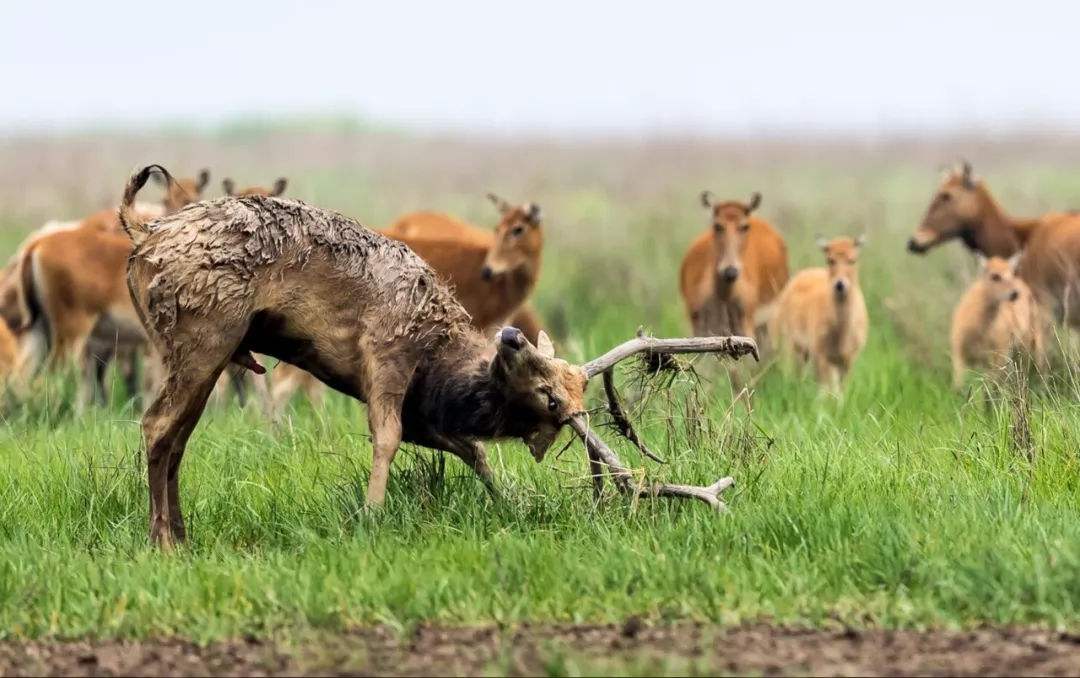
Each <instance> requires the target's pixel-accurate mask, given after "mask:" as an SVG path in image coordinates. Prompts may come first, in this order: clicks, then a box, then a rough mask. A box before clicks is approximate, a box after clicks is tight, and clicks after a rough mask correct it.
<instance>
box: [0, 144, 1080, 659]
mask: <svg viewBox="0 0 1080 678" xmlns="http://www.w3.org/2000/svg"><path fill="white" fill-rule="evenodd" d="M185 134H186V133H185ZM1073 146H1075V143H1074V144H1073ZM1070 148H1071V147H1070V146H1069V145H1068V144H1059V143H1054V142H1052V141H1049V140H1047V141H1041V142H1040V141H1038V140H1035V141H1031V140H1027V141H1023V140H1021V141H1016V142H1012V141H1009V142H1002V143H999V144H994V143H989V142H980V141H966V142H965V141H941V142H940V143H935V144H930V143H926V144H922V145H919V144H915V143H913V142H911V143H907V142H889V143H886V142H881V143H877V144H868V145H860V144H854V143H842V142H839V141H837V142H820V143H818V144H796V143H792V142H780V141H761V142H754V143H750V142H746V143H736V142H719V141H713V142H706V141H701V142H698V141H693V140H666V141H655V142H631V141H619V140H607V141H596V142H588V143H584V142H582V143H574V142H569V141H558V142H557V141H528V142H524V141H515V140H509V139H508V140H497V141H483V140H479V139H467V138H444V137H428V138H411V137H404V136H400V135H397V134H394V133H392V132H384V133H377V132H371V133H368V132H362V131H359V130H355V129H334V128H331V129H328V130H320V131H317V132H311V133H301V132H299V131H297V130H295V129H291V128H290V129H284V130H276V129H274V128H269V129H263V128H258V127H257V128H255V129H253V130H247V129H246V128H238V129H233V130H231V131H229V132H228V133H224V132H223V133H221V134H210V133H208V134H206V135H203V136H196V137H187V136H183V135H179V136H169V135H164V136H160V137H158V136H142V137H139V136H130V137H129V136H115V135H98V136H88V137H72V138H69V139H62V140H53V141H46V140H41V139H37V140H33V139H31V140H24V139H8V140H4V141H3V142H2V143H0V184H2V186H0V220H2V226H3V238H4V241H5V242H6V243H7V245H8V249H9V250H10V249H13V248H14V246H15V245H16V244H17V242H18V239H19V237H20V236H21V234H22V233H24V232H25V231H26V230H28V229H29V228H31V227H33V226H35V225H37V224H38V223H40V222H41V221H43V220H45V219H46V218H71V217H76V216H78V215H79V214H81V213H83V212H86V211H89V210H90V209H94V208H97V207H99V206H103V205H106V204H108V203H109V201H110V200H112V199H113V198H114V196H115V195H116V194H117V193H118V192H119V190H120V188H121V186H122V183H123V181H124V178H125V177H126V174H127V172H128V171H129V170H130V169H131V167H133V166H135V165H136V164H143V163H145V162H151V161H153V162H162V163H164V164H166V166H168V167H169V168H170V169H173V170H174V172H175V173H178V174H187V173H192V172H193V171H194V170H196V169H197V168H199V167H202V166H209V167H210V168H211V170H212V172H213V173H214V175H215V176H214V183H215V186H216V185H217V183H218V180H220V179H221V178H223V177H224V176H226V175H229V176H232V177H234V178H235V179H236V180H237V182H238V183H240V184H247V183H264V184H269V183H270V182H271V181H272V180H273V179H274V178H275V177H277V176H279V175H285V176H288V177H289V179H290V181H291V184H290V190H289V194H290V195H293V196H295V197H299V198H302V199H305V200H307V201H309V202H312V203H315V204H319V205H322V206H326V207H330V208H334V209H338V210H340V211H342V212H344V213H346V214H349V215H352V216H356V217H358V218H359V219H361V220H362V221H364V222H366V223H370V224H374V225H381V224H384V223H388V222H389V221H390V220H391V219H392V218H393V217H394V216H396V215H397V214H399V213H402V212H404V211H407V210H410V209H417V208H435V209H441V210H446V211H449V212H452V213H455V214H458V215H461V216H463V217H465V218H467V219H470V220H472V221H473V222H474V223H478V224H493V223H494V216H493V214H492V212H491V210H490V206H489V205H488V204H487V203H486V201H485V200H484V199H483V194H484V192H485V191H487V190H495V191H497V192H499V193H500V194H502V195H505V196H506V197H507V198H509V199H511V200H521V201H524V200H535V201H537V202H539V203H540V204H541V205H542V206H543V209H544V212H545V215H546V222H545V223H546V228H547V231H546V233H547V244H546V255H545V262H544V273H543V277H542V279H541V283H540V287H539V291H538V294H537V299H536V303H537V306H538V308H539V310H540V312H541V314H542V315H543V316H544V318H545V319H546V321H547V322H548V324H549V325H550V326H551V327H552V328H553V330H554V331H555V333H556V335H557V336H558V338H559V345H560V349H561V350H562V352H563V353H564V354H565V355H566V356H568V357H570V358H572V359H583V358H588V357H591V356H592V355H593V354H596V353H599V352H600V351H602V350H604V349H605V348H607V347H608V346H609V345H611V344H614V343H616V342H618V341H621V340H623V339H625V338H627V337H629V336H630V335H631V334H632V333H633V332H634V330H635V329H636V328H637V327H638V325H645V326H646V327H648V328H649V329H651V330H652V331H653V332H654V333H655V334H657V335H669V336H670V335H682V334H686V333H687V331H688V327H687V323H686V322H685V320H684V318H683V312H682V308H681V302H680V300H679V297H678V294H677V285H676V274H677V270H678V264H679V260H680V258H681V255H682V252H683V250H684V249H685V247H686V245H687V243H688V242H689V240H690V239H691V238H692V237H693V235H694V234H695V233H697V232H698V231H699V230H700V229H702V228H704V227H705V223H706V222H705V220H706V218H707V215H706V213H705V212H704V211H703V210H702V209H701V208H700V207H699V206H698V202H697V197H696V196H697V195H698V193H699V192H700V191H701V189H703V188H710V189H711V190H713V191H714V192H715V193H716V194H717V195H719V196H725V197H726V196H731V197H740V198H741V197H745V196H748V195H749V193H750V192H751V191H753V190H760V191H762V192H763V194H764V202H763V207H762V214H763V215H764V216H765V217H766V218H768V219H770V220H771V221H773V222H774V223H775V224H776V225H777V226H778V227H779V229H780V230H781V231H782V232H783V233H784V234H785V236H786V237H787V239H788V244H789V249H790V252H791V263H792V267H793V269H797V268H800V267H803V266H807V265H817V264H818V263H819V262H818V259H819V254H818V253H817V251H816V250H815V249H814V247H813V245H812V243H813V239H814V234H815V233H823V234H827V235H831V234H841V233H857V232H861V231H865V232H866V233H867V234H868V235H869V245H868V247H867V250H866V252H865V255H864V256H863V258H862V261H861V266H862V271H861V279H862V285H863V289H864V291H865V293H866V295H867V299H868V304H869V307H870V315H871V323H872V327H871V339H870V343H869V346H868V347H867V350H866V352H865V353H864V355H863V357H862V358H861V360H860V361H859V362H858V364H857V365H856V367H855V369H854V372H853V374H852V375H851V381H850V384H849V386H848V389H847V393H846V396H845V397H844V399H843V400H842V401H836V400H833V399H831V398H823V397H820V396H818V395H817V391H816V388H815V386H814V385H813V384H812V383H811V382H810V381H808V380H807V379H804V378H801V377H799V376H798V375H796V374H793V373H792V372H791V371H790V370H786V369H784V368H782V367H780V366H773V367H770V368H769V369H767V370H766V371H765V373H764V374H763V375H762V377H761V378H760V380H759V381H758V382H757V386H756V393H755V396H754V399H753V411H752V412H749V413H748V412H747V411H746V409H745V408H743V407H741V406H738V407H732V403H731V395H730V391H729V389H728V387H727V386H726V381H725V380H724V379H722V378H719V377H720V375H719V374H718V373H717V370H715V369H714V368H711V367H709V366H708V365H706V364H705V363H704V362H702V363H699V366H700V367H701V368H702V369H701V372H702V373H703V377H704V381H703V382H702V384H701V387H700V388H698V389H695V388H693V387H692V385H691V384H689V383H687V382H686V380H682V381H680V382H679V383H676V384H675V386H674V390H673V391H672V392H671V393H670V394H664V393H659V394H655V395H654V396H653V397H652V398H651V399H650V400H649V401H648V407H647V408H642V409H641V411H640V412H639V419H638V421H639V422H640V425H641V427H642V428H643V430H644V431H645V432H646V434H647V438H648V440H649V442H650V443H652V444H653V446H654V448H656V449H659V450H660V451H662V453H663V454H664V455H666V456H667V457H668V459H669V461H670V463H669V464H668V465H666V466H657V465H655V464H652V463H651V462H642V461H641V460H640V459H639V458H638V457H637V456H636V455H635V454H634V453H633V451H632V450H631V449H630V448H628V447H626V446H622V447H619V448H618V449H619V450H620V452H621V454H623V456H624V460H626V461H633V462H634V463H635V465H636V466H638V467H640V468H644V469H647V471H648V473H649V474H652V475H655V476H657V477H664V478H670V479H675V480H679V481H690V480H694V481H709V482H711V481H712V480H714V479H715V478H718V477H720V476H721V475H725V474H731V475H733V476H735V478H736V481H737V485H736V487H735V488H734V489H733V490H730V491H729V492H728V499H729V501H730V509H731V510H730V512H729V513H728V514H727V515H723V516H717V515H714V514H713V513H711V512H709V511H708V510H707V509H706V508H705V507H704V506H703V505H700V504H696V503H695V504H689V503H683V504H677V503H672V502H668V501H655V502H654V501H649V502H643V503H641V504H639V505H631V504H629V503H627V502H626V501H625V500H623V499H622V498H620V497H617V496H612V495H609V496H607V497H606V498H605V499H604V500H603V501H602V502H600V503H599V504H598V505H594V503H593V501H592V498H591V493H590V489H589V485H588V481H587V478H586V473H587V467H586V464H585V455H584V451H583V450H582V449H581V446H580V444H579V443H575V444H574V445H572V446H571V447H570V448H569V449H567V450H566V451H565V452H564V453H563V454H562V455H561V456H560V457H558V458H554V457H551V456H549V458H548V460H547V461H545V463H544V464H543V465H536V464H535V463H534V462H533V461H532V459H531V457H530V456H529V455H528V453H527V452H526V451H525V449H524V447H522V446H520V445H518V444H508V443H502V444H499V445H496V446H493V447H494V450H493V454H492V457H493V463H494V466H495V471H496V474H497V478H498V480H499V482H500V484H501V486H502V487H503V488H504V489H505V496H504V499H503V500H502V501H499V502H495V501H492V499H490V498H489V497H488V496H487V495H486V494H485V493H484V491H483V488H482V486H481V485H480V484H479V483H478V482H477V481H475V480H474V479H473V477H472V475H471V472H469V471H467V470H466V469H465V468H464V467H463V466H461V465H460V464H459V463H458V462H457V461H456V460H450V461H448V462H447V465H446V468H447V472H446V477H445V478H444V479H442V480H440V478H439V477H438V474H437V464H436V463H435V462H434V457H433V455H432V453H430V452H428V451H426V450H421V449H406V450H405V451H404V452H403V453H402V454H400V455H399V456H398V458H397V460H396V462H395V465H394V468H393V471H392V477H391V482H390V496H389V499H388V505H387V509H386V510H385V511H384V512H381V513H378V514H375V515H369V514H366V513H364V512H363V511H361V506H362V502H363V493H364V486H365V482H366V474H367V468H368V464H369V461H370V446H369V441H368V439H367V437H366V430H365V426H364V424H363V416H362V410H361V407H360V406H359V405H357V404H355V403H354V402H352V401H348V400H346V399H345V398H343V397H333V398H331V399H329V401H328V402H327V403H326V404H325V405H324V406H323V407H321V408H319V409H318V410H313V409H312V408H311V407H310V406H309V405H307V404H306V403H300V402H298V403H296V404H295V405H294V408H293V410H292V411H291V413H290V417H289V419H288V422H287V424H286V425H284V426H282V427H280V428H278V429H275V428H273V427H271V426H270V425H268V424H267V423H266V422H265V421H263V420H262V418H261V417H260V416H259V414H258V413H257V412H255V411H240V410H238V409H236V408H235V407H228V408H219V409H215V410H213V411H211V412H209V413H208V415H207V416H206V417H204V419H203V423H202V425H201V426H200V428H199V429H197V430H196V433H195V435H194V436H193V438H192V441H191V443H190V445H189V446H188V453H187V455H186V458H185V465H184V471H183V488H184V489H183V492H184V498H185V502H186V510H187V514H188V520H189V531H190V533H191V536H192V539H191V543H190V546H189V547H187V548H185V549H183V550H182V551H180V552H179V553H176V554H173V555H162V554H160V553H157V552H155V551H154V550H153V549H151V548H150V547H149V546H148V543H147V537H146V523H147V498H146V486H145V479H144V472H143V467H142V466H141V461H140V460H139V458H138V456H137V454H138V449H139V429H138V421H137V420H138V414H137V410H136V409H135V408H134V407H133V405H132V404H131V403H116V404H115V406H114V407H112V408H109V409H100V410H96V411H94V412H92V413H91V414H89V415H87V416H83V417H78V418H76V417H73V416H72V415H71V413H70V410H69V408H68V406H67V405H66V403H65V401H64V399H63V397H62V393H63V391H64V390H65V386H64V385H63V384H61V383H59V382H60V379H59V378H55V377H54V378H52V379H51V381H50V383H49V385H48V388H46V389H44V391H46V392H48V393H49V394H50V395H49V397H48V398H45V397H44V396H42V397H41V398H38V399H37V400H35V401H34V402H32V403H29V404H27V405H25V406H21V407H13V406H9V407H8V409H7V411H6V413H5V419H4V422H3V425H2V427H0V469H2V472H0V636H3V637H6V638H9V639H22V638H37V637H81V636H94V637H160V636H178V637H181V638H188V639H192V640H195V641H199V642H202V641H210V640H214V639H220V638H230V637H237V636H241V635H243V634H254V635H256V636H259V635H267V634H270V633H281V632H283V631H284V632H288V633H293V632H295V633H304V632H309V631H312V630H323V629H333V630H341V629H347V628H354V627H368V626H372V625H388V626H390V627H393V628H398V629H410V628H413V627H415V626H416V625H418V624H425V623H437V624H441V625H473V624H496V625H514V624H517V623H521V622H536V623H547V622H558V623H587V622H610V621H615V622H618V621H621V620H624V619H626V618H628V617H630V616H637V617H641V618H643V619H644V620H646V621H647V622H648V623H655V624H662V623H674V622H682V621H687V620H692V621H702V622H712V623H717V624H720V625H736V624H741V623H751V622H767V623H773V624H792V625H807V626H814V627H817V626H829V625H835V624H837V623H839V624H843V625H850V626H853V627H884V628H908V627H915V628H957V627H959V628H967V627H972V626H980V625H986V624H989V625H995V626H1013V625H1038V626H1048V627H1051V628H1070V629H1073V628H1076V627H1077V621H1076V620H1077V619H1078V613H1080V520H1078V517H1080V515H1078V514H1080V511H1078V507H1080V369H1077V367H1076V364H1075V362H1070V361H1069V360H1068V359H1066V358H1065V357H1064V356H1058V359H1057V371H1056V374H1055V376H1054V378H1053V379H1052V380H1051V382H1050V383H1035V384H1033V385H1032V388H1031V389H1030V391H1026V390H1024V389H1020V388H1016V387H1010V388H1009V389H1008V390H1007V392H1006V394H1005V395H1002V396H995V398H994V399H992V400H991V399H989V398H988V397H987V396H986V395H985V391H983V390H981V389H980V388H979V387H978V386H977V385H976V386H975V387H973V388H972V390H971V392H970V393H955V392H953V391H952V390H951V389H950V387H949V372H948V355H947V339H946V337H947V326H948V316H949V312H950V310H951V307H952V304H953V303H954V302H955V300H956V299H957V298H958V296H959V293H960V291H961V290H962V289H963V286H964V285H965V283H966V282H967V281H968V280H970V278H971V276H972V274H973V272H974V264H973V262H972V261H971V260H970V257H969V255H967V254H966V253H965V252H963V251H962V249H961V247H960V246H959V245H958V244H953V245H950V246H947V247H944V248H942V249H940V250H936V251H934V252H932V253H931V254H930V255H928V256H927V257H925V258H916V257H913V256H911V255H908V254H907V253H906V252H904V249H903V242H904V240H905V239H906V237H907V236H908V235H909V233H910V232H911V231H912V230H914V227H915V226H916V225H917V223H918V220H919V219H920V218H921V215H922V211H923V209H924V208H925V205H926V202H927V201H928V200H929V198H930V195H931V191H932V190H933V188H934V186H935V182H936V181H937V178H938V172H939V170H940V168H941V167H942V166H943V165H944V164H946V163H950V162H952V161H953V160H954V159H955V158H956V157H958V156H959V155H960V154H966V155H967V156H968V157H969V158H970V159H972V160H973V161H974V162H975V166H976V170H977V171H979V172H980V173H982V174H983V175H984V176H985V177H986V179H987V181H988V182H989V184H990V186H991V188H992V190H994V191H995V193H996V194H997V195H998V197H999V198H1000V199H1001V201H1002V202H1003V204H1004V205H1005V206H1006V208H1007V209H1009V210H1010V211H1012V212H1014V213H1016V214H1028V213H1035V212H1038V211H1040V210H1044V209H1050V208H1052V207H1053V208H1066V207H1070V206H1075V204H1076V202H1075V201H1076V200H1077V199H1078V196H1080V171H1077V170H1080V166H1078V165H1077V164H1076V162H1075V160H1070V158H1075V157H1077V156H1076V155H1075V153H1072V154H1071V155H1070ZM1072 150H1073V151H1075V150H1076V149H1075V148H1072ZM215 194H216V193H215ZM623 381H624V382H626V383H627V384H630V383H631V382H630V379H629V377H628V376H627V377H624V378H623ZM595 395H596V394H594V396H595ZM1028 431H1030V433H1028ZM607 438H608V439H609V440H611V439H613V436H611V435H609V436H607Z"/></svg>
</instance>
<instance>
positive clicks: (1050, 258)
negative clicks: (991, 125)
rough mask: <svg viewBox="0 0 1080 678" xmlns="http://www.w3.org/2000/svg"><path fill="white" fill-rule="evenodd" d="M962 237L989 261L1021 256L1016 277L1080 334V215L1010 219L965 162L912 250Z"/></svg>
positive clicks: (949, 178)
mask: <svg viewBox="0 0 1080 678" xmlns="http://www.w3.org/2000/svg"><path fill="white" fill-rule="evenodd" d="M957 238H958V239H960V241H961V242H963V243H964V245H966V246H967V248H968V249H970V250H972V251H974V252H978V253H980V254H982V255H983V256H985V257H1000V258H1003V259H1007V258H1009V257H1011V256H1013V255H1015V254H1016V253H1018V252H1021V251H1022V252H1023V254H1022V255H1021V257H1020V260H1019V263H1018V264H1017V268H1016V271H1017V274H1018V275H1019V276H1020V278H1021V279H1022V280H1023V281H1024V282H1025V283H1027V285H1028V286H1029V287H1030V288H1031V291H1032V292H1033V293H1034V294H1035V297H1036V299H1037V300H1038V302H1039V303H1040V304H1041V305H1042V306H1043V307H1044V308H1046V309H1048V310H1049V311H1050V312H1051V313H1052V314H1053V316H1054V317H1055V318H1057V320H1058V321H1059V322H1062V323H1063V324H1065V325H1066V326H1068V327H1072V328H1073V329H1075V330H1080V214H1075V213H1049V214H1045V215H1043V216H1041V217H1037V218H1025V219H1018V218H1015V217H1012V216H1009V215H1008V214H1007V213H1006V212H1005V211H1004V210H1003V209H1002V208H1001V206H1000V205H999V204H998V203H997V201H996V200H994V197H993V196H992V195H991V194H990V190H989V189H988V188H987V186H986V183H985V182H984V181H983V180H982V179H980V178H979V177H977V176H975V174H974V172H973V171H972V167H971V164H970V163H968V162H964V163H962V164H961V166H960V167H959V168H958V169H955V170H953V171H951V172H949V173H947V174H946V175H945V178H944V179H943V180H942V182H941V184H940V186H939V187H938V190H937V191H936V192H935V193H934V196H933V198H932V199H931V201H930V206H929V207H927V210H926V215H925V216H924V217H923V221H922V224H920V225H919V228H918V230H916V231H915V234H914V235H913V236H912V237H911V239H910V240H909V241H908V250H909V251H911V252H913V253H916V254H924V253H926V252H927V251H929V250H930V249H932V248H934V247H936V246H938V245H940V244H942V243H945V242H948V241H950V240H954V239H957Z"/></svg>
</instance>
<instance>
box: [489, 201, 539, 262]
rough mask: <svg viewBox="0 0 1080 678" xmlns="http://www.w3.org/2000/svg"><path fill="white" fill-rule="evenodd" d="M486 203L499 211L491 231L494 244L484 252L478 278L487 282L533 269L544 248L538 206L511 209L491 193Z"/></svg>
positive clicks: (508, 204) (513, 206) (510, 206)
mask: <svg viewBox="0 0 1080 678" xmlns="http://www.w3.org/2000/svg"><path fill="white" fill-rule="evenodd" d="M488 199H489V200H491V202H492V203H494V205H495V207H496V209H498V210H499V214H500V216H501V218H500V219H499V225H498V226H496V227H495V244H494V245H493V246H492V247H491V249H490V250H488V253H487V257H486V258H485V259H484V266H483V268H481V269H480V274H481V275H482V276H483V277H484V279H485V280H490V279H491V278H494V277H495V276H497V275H501V274H503V273H508V272H511V271H515V270H518V269H520V268H523V267H533V268H534V269H535V268H536V267H537V266H538V265H539V261H540V254H541V252H542V251H543V248H544V232H543V229H542V228H541V226H540V206H539V205H537V204H536V203H532V202H530V203H526V204H524V205H517V206H515V205H511V204H510V203H508V202H506V201H505V200H503V199H502V198H500V197H498V196H496V195H495V194H494V193H489V194H488Z"/></svg>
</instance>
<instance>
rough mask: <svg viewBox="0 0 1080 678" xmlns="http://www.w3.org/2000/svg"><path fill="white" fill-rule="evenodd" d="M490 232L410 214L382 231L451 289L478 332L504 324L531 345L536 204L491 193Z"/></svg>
mask: <svg viewBox="0 0 1080 678" xmlns="http://www.w3.org/2000/svg"><path fill="white" fill-rule="evenodd" d="M488 199H489V200H491V202H492V203H493V204H494V205H495V207H496V209H497V210H498V211H499V215H500V220H499V223H498V225H497V226H496V227H495V230H494V232H490V231H485V230H482V229H479V228H476V227H475V226H471V225H469V224H466V223H464V222H462V221H459V220H458V219H455V218H453V217H450V216H447V215H445V214H438V213H435V212H414V213H411V214H407V215H405V216H403V217H401V218H400V219H398V220H397V221H396V222H395V223H394V224H393V225H392V226H390V227H389V228H387V229H385V230H383V231H382V233H383V234H384V235H387V236H389V237H391V238H394V239H395V240H400V241H401V242H403V243H405V244H406V245H408V246H409V248H410V249H412V250H413V251H414V252H416V253H417V254H419V255H420V257H421V258H422V259H424V261H426V262H427V263H428V264H429V265H430V266H431V267H432V268H434V269H435V272H436V274H438V275H439V277H440V278H442V279H443V280H444V281H446V282H448V283H449V284H450V285H451V287H453V289H454V294H455V295H456V296H457V298H458V301H460V302H461V304H462V305H463V306H464V307H465V310H466V311H468V312H469V315H470V316H471V317H472V321H473V325H474V326H475V327H476V328H477V329H480V330H482V331H493V330H494V329H495V328H497V327H501V326H502V325H503V324H505V323H506V322H508V321H509V322H510V323H511V324H513V325H514V326H515V327H518V328H519V329H521V330H523V331H524V332H525V334H526V336H527V337H528V338H529V340H530V341H536V337H537V335H538V333H539V331H540V322H539V319H538V318H537V317H536V315H535V313H534V312H533V311H532V309H531V308H529V307H528V306H527V305H526V301H527V300H528V298H529V295H531V294H532V291H533V290H534V289H535V288H536V282H537V280H538V278H539V276H540V263H541V255H542V254H543V247H544V233H543V227H542V225H541V216H540V207H539V206H538V205H537V204H536V203H527V204H525V205H520V206H515V205H511V204H510V203H508V202H507V201H505V200H503V199H502V198H499V197H498V196H496V195H495V194H493V193H489V194H488Z"/></svg>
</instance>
